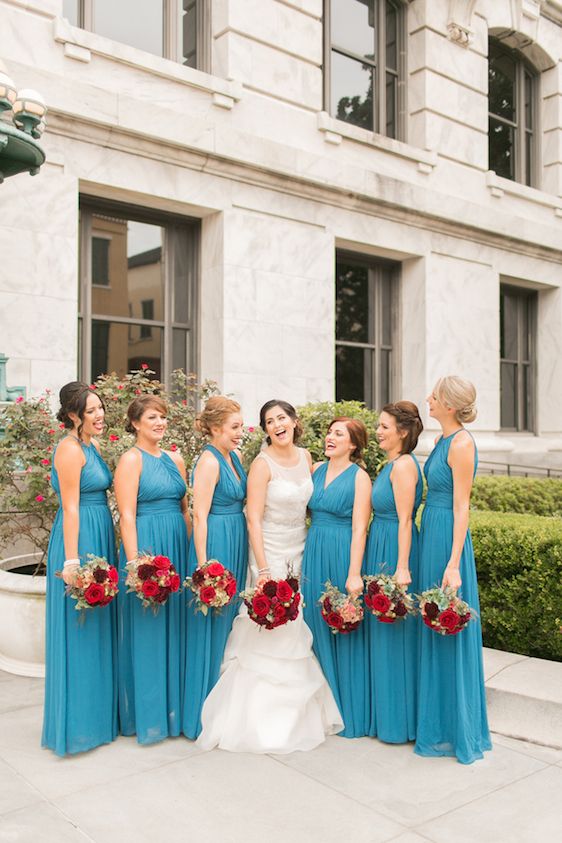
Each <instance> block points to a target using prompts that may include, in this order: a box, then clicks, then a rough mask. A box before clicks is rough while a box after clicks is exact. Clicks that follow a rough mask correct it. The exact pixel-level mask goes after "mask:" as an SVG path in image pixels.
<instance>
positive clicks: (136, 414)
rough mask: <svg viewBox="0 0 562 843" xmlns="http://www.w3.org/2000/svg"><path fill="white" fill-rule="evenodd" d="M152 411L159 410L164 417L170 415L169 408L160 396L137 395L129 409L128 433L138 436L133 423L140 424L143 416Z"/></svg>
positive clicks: (126, 427)
mask: <svg viewBox="0 0 562 843" xmlns="http://www.w3.org/2000/svg"><path fill="white" fill-rule="evenodd" d="M150 409H154V410H158V412H159V413H161V414H162V415H163V416H167V415H168V406H167V404H166V402H165V401H163V399H162V398H160V396H159V395H151V394H146V395H137V397H136V398H133V400H132V401H131V403H130V404H129V406H128V407H127V423H126V424H125V430H126V431H127V433H135V434H136V432H137V431H136V429H135V426H134V424H133V422H140V420H141V418H142V416H143V415H144V414H145V413H146V411H147V410H150Z"/></svg>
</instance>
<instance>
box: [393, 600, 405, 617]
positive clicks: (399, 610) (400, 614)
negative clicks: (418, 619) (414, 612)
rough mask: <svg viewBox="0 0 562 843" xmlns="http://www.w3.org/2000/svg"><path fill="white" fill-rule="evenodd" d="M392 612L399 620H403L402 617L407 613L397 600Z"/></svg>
mask: <svg viewBox="0 0 562 843" xmlns="http://www.w3.org/2000/svg"><path fill="white" fill-rule="evenodd" d="M394 611H395V612H396V615H397V616H398V617H399V618H403V617H404V615H406V614H407V612H408V610H407V609H406V606H405V605H404V603H402V601H401V600H399V601H398V603H397V604H396V606H395V607H394Z"/></svg>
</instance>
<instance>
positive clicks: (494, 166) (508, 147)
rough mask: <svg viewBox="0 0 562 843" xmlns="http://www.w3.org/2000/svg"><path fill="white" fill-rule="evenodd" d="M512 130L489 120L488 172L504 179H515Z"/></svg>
mask: <svg viewBox="0 0 562 843" xmlns="http://www.w3.org/2000/svg"><path fill="white" fill-rule="evenodd" d="M513 139H514V137H513V128H512V127H511V126H506V125H505V123H500V122H499V121H498V120H494V119H493V118H492V117H491V118H490V129H489V146H490V150H489V151H490V161H489V165H488V166H489V168H490V170H495V172H496V173H497V174H498V176H503V178H506V179H514V178H515V158H514V154H513Z"/></svg>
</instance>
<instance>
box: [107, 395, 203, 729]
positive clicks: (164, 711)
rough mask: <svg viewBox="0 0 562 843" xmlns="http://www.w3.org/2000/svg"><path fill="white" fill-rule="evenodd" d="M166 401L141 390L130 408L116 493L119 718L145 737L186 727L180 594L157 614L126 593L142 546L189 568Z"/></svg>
mask: <svg viewBox="0 0 562 843" xmlns="http://www.w3.org/2000/svg"><path fill="white" fill-rule="evenodd" d="M167 412H168V408H167V406H166V404H165V403H164V401H163V400H162V399H161V398H159V397H158V396H157V395H139V397H138V398H135V399H134V401H132V402H131V404H130V405H129V407H128V409H127V419H128V421H127V425H126V429H127V431H128V432H129V433H134V434H135V437H136V444H135V445H134V446H133V447H132V448H130V450H128V451H126V453H124V454H123V456H122V457H121V459H120V460H119V464H118V465H117V470H116V472H115V495H116V498H117V506H118V508H119V516H120V527H121V537H122V540H123V543H122V545H121V554H120V556H121V566H122V571H121V573H122V578H121V583H122V584H121V590H120V592H119V611H120V614H119V617H120V621H121V626H120V630H119V720H120V727H121V732H122V734H124V735H134V734H136V736H137V740H138V742H139V743H141V744H150V743H156V742H157V741H161V740H163V738H167V737H176V736H177V735H179V734H180V731H181V723H180V717H181V695H182V690H183V665H184V656H185V653H184V650H185V646H184V641H185V611H184V606H183V600H182V598H181V597H179V596H178V595H172V596H171V597H170V598H169V599H168V602H167V603H166V604H164V605H162V606H160V608H159V610H158V613H157V614H156V615H154V613H153V612H152V610H151V609H145V608H143V606H142V603H141V601H140V600H139V599H138V597H137V596H136V594H127V592H126V588H125V582H124V580H125V570H124V566H125V564H126V562H127V561H130V560H132V559H136V557H137V556H138V555H139V554H141V553H149V554H151V555H153V554H161V555H163V556H167V557H168V558H169V559H170V561H171V562H172V564H173V565H174V566H175V568H176V570H177V572H178V574H179V576H180V577H181V579H182V580H183V579H184V577H185V576H186V568H187V549H188V537H189V533H190V530H191V522H190V520H189V514H188V511H187V496H186V491H187V488H186V483H185V466H184V463H183V459H182V458H181V456H180V454H179V452H178V451H175V452H168V451H163V450H161V448H160V441H161V440H162V438H163V436H164V434H165V432H166V426H167Z"/></svg>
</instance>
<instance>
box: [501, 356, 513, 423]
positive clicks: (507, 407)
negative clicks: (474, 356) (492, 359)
mask: <svg viewBox="0 0 562 843" xmlns="http://www.w3.org/2000/svg"><path fill="white" fill-rule="evenodd" d="M516 383H517V366H516V364H515V363H502V364H501V381H500V391H501V426H502V427H514V428H517V390H516Z"/></svg>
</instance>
